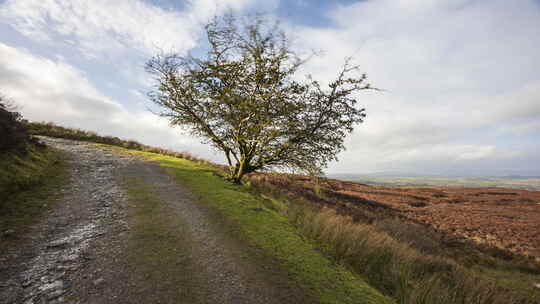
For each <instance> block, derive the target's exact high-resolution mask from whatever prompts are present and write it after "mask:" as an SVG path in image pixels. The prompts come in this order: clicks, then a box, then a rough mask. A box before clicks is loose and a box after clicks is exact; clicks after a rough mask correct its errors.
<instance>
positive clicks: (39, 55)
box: [0, 0, 540, 176]
mask: <svg viewBox="0 0 540 304" xmlns="http://www.w3.org/2000/svg"><path fill="white" fill-rule="evenodd" d="M230 10H232V11H233V12H235V13H237V14H240V15H243V14H249V13H254V12H263V13H265V14H268V15H270V16H273V17H275V18H278V19H279V20H280V21H281V24H282V26H283V27H284V28H285V29H286V31H287V33H288V34H289V36H290V37H291V38H292V39H293V41H294V43H295V48H297V49H298V50H316V51H317V53H319V56H316V57H314V58H312V59H311V61H309V62H308V63H307V65H306V66H305V67H304V69H303V70H302V71H301V72H302V73H304V74H311V75H312V76H313V78H314V79H318V80H321V81H322V82H323V83H325V82H327V81H330V80H331V79H332V78H334V77H335V76H336V74H337V72H338V70H339V68H340V67H341V66H342V64H343V60H344V58H345V57H348V56H353V58H354V62H355V63H357V64H359V65H360V67H361V70H362V71H363V72H365V73H367V74H368V79H369V82H370V83H371V84H372V85H373V86H375V87H377V88H380V89H382V90H381V91H369V92H367V91H363V92H360V93H359V94H358V95H357V99H358V101H359V104H360V106H362V107H365V108H366V111H367V118H366V120H365V122H364V123H363V124H360V125H358V126H357V127H356V128H355V130H354V132H353V133H352V134H351V135H349V136H348V137H347V139H346V143H345V146H346V148H347V150H346V151H344V152H342V153H340V154H339V155H338V157H339V161H338V162H333V163H331V164H330V165H329V167H328V169H327V170H326V172H327V173H328V174H369V173H375V172H394V173H402V174H415V175H463V176H471V175H472V176H489V175H536V176H540V152H539V151H540V55H539V54H540V52H539V50H540V1H538V0H515V1H507V0H453V1H447V0H439V1H436V0H431V1H430V0H364V1H353V0H340V1H324V0H316V1H310V0H192V1H179V0H115V1H109V0H78V1H72V0H0V92H1V93H2V94H3V95H6V96H8V97H9V98H11V99H12V100H14V101H15V102H16V103H17V104H18V105H19V109H20V112H21V113H22V114H23V115H24V116H25V118H27V119H29V120H33V121H52V122H55V123H58V124H61V125H64V126H69V127H76V128H82V129H87V130H93V131H97V132H99V133H100V134H103V135H113V136H119V137H122V138H127V139H135V140H137V141H140V142H142V143H145V144H149V145H154V146H160V147H165V148H169V149H174V150H177V151H185V152H191V153H193V154H195V155H197V156H200V157H204V158H207V159H210V160H214V161H218V162H219V161H222V160H223V157H222V155H221V154H220V153H219V152H218V151H214V150H212V149H210V148H209V147H208V146H206V145H204V144H201V143H200V141H199V140H198V139H197V138H193V137H190V136H189V135H188V134H186V133H184V132H183V131H181V130H179V129H177V128H172V127H170V126H169V124H168V122H167V121H166V120H164V119H163V118H160V117H158V116H156V115H154V114H152V113H150V112H149V111H148V108H149V107H151V103H150V101H149V100H148V98H147V97H146V93H147V92H148V91H149V90H150V89H151V85H152V81H151V79H150V77H149V75H147V74H146V72H145V71H144V64H145V62H146V61H147V60H148V59H150V58H151V57H152V56H153V55H155V54H156V53H157V52H158V51H159V50H167V51H174V52H177V53H179V54H187V52H195V54H197V53H201V52H202V50H204V45H205V44H204V32H203V25H204V24H205V23H206V22H207V21H208V19H209V18H211V17H212V16H214V15H218V16H219V15H222V14H224V13H226V12H228V11H230Z"/></svg>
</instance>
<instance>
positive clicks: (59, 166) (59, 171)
mask: <svg viewBox="0 0 540 304" xmlns="http://www.w3.org/2000/svg"><path fill="white" fill-rule="evenodd" d="M65 158H66V155H65V154H64V153H62V152H60V151H58V150H54V149H52V148H48V147H35V146H30V147H29V149H28V151H27V153H25V154H15V153H6V154H2V155H0V232H5V231H8V230H15V231H18V230H21V229H23V228H24V227H26V226H27V225H29V224H31V223H33V222H34V221H36V220H37V219H38V218H39V215H41V214H42V213H43V212H44V211H46V210H48V209H49V207H50V205H51V204H52V203H53V202H54V201H55V200H56V198H57V197H58V195H60V194H59V191H58V190H59V189H60V187H61V186H62V185H64V184H65V183H66V182H67V181H68V180H69V174H68V172H67V171H68V170H67V163H66V162H65V161H63V160H64V159H65Z"/></svg>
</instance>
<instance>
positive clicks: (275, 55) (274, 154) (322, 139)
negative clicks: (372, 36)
mask: <svg viewBox="0 0 540 304" xmlns="http://www.w3.org/2000/svg"><path fill="white" fill-rule="evenodd" d="M238 24H239V22H237V20H236V19H235V18H234V17H233V16H232V15H228V16H226V17H224V18H221V19H218V18H214V20H213V21H212V22H210V23H209V24H207V25H206V27H205V29H206V35H207V38H208V42H209V51H208V53H207V54H206V56H205V57H204V58H195V57H192V56H180V55H178V54H161V55H157V56H155V57H153V58H152V59H151V60H150V61H148V62H147V65H146V69H147V71H148V72H149V73H151V74H152V75H153V76H154V78H155V80H156V87H155V89H154V90H152V91H151V92H150V93H149V94H148V95H149V97H150V99H151V100H152V101H153V102H154V103H155V104H157V105H159V106H160V108H161V109H162V111H161V112H160V113H159V114H160V115H161V116H163V117H166V118H168V119H169V120H170V123H171V125H176V126H181V127H184V128H185V129H187V130H189V131H190V132H191V133H192V134H193V135H195V136H197V137H200V138H202V139H203V141H204V142H206V143H210V144H211V145H213V146H214V147H215V148H217V149H219V150H221V151H223V152H224V153H225V157H226V159H227V161H228V164H229V167H230V179H231V180H233V181H234V182H237V183H238V182H240V181H241V179H242V176H243V175H244V174H247V173H250V172H254V171H256V170H261V169H268V168H277V169H288V170H294V171H302V172H305V173H311V174H312V173H317V174H318V173H321V172H322V168H324V167H325V166H326V165H327V163H328V162H329V161H332V160H337V158H336V154H337V153H339V152H340V151H342V150H343V149H344V145H343V140H344V138H345V136H346V135H347V134H348V133H350V132H352V130H353V126H354V125H355V124H356V123H361V122H363V119H364V117H365V110H364V109H363V108H362V109H359V108H357V107H355V104H356V100H355V98H354V97H353V93H355V92H357V91H360V90H365V89H369V88H370V87H369V84H365V80H366V75H365V74H360V75H357V76H356V77H354V76H349V75H350V74H354V73H355V72H357V71H358V67H356V66H351V65H350V64H349V60H346V62H345V64H344V66H343V68H342V70H341V71H340V72H339V73H338V75H337V78H336V79H335V80H334V81H333V82H331V83H330V84H329V86H328V88H323V87H322V86H321V85H320V84H319V82H317V81H315V80H313V79H311V77H307V80H306V81H304V82H300V81H298V80H296V79H295V78H294V75H295V73H296V72H297V71H298V69H299V68H300V66H302V65H303V64H304V63H305V60H302V59H300V58H299V57H298V56H297V55H296V53H294V52H293V51H292V50H291V47H290V44H289V40H288V39H287V37H286V36H285V34H284V32H283V31H282V30H281V29H280V28H279V26H278V25H277V24H275V25H272V26H270V25H269V23H268V22H266V21H265V19H264V18H262V17H256V18H255V19H254V20H252V21H251V22H249V23H246V24H244V25H242V26H239V25H238Z"/></svg>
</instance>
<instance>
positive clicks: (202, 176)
mask: <svg viewBox="0 0 540 304" xmlns="http://www.w3.org/2000/svg"><path fill="white" fill-rule="evenodd" d="M117 149H118V148H117ZM131 153H136V154H139V155H143V156H145V157H147V158H149V159H150V160H153V161H156V162H158V163H159V164H160V165H162V166H164V167H166V168H168V170H169V172H170V173H171V174H172V175H173V176H174V177H176V179H177V181H178V182H179V183H181V184H182V185H184V186H186V187H188V188H189V189H190V190H191V191H192V192H193V194H195V195H196V196H197V197H198V199H199V200H200V202H201V203H204V204H205V205H206V206H209V207H210V208H211V209H212V210H213V211H215V212H217V213H218V214H220V215H221V216H223V217H224V218H225V219H226V220H227V221H228V222H229V223H233V224H234V225H235V226H237V227H238V230H239V231H240V233H241V234H242V236H241V238H242V239H244V240H246V241H247V242H248V243H249V245H251V246H254V247H257V248H260V249H262V250H263V251H264V252H265V254H266V255H268V256H270V257H271V258H273V259H275V260H276V261H277V262H278V264H279V265H281V267H283V269H284V270H286V272H287V273H288V275H289V276H290V278H291V279H292V280H293V281H296V282H297V284H299V285H300V286H302V287H303V289H304V290H306V291H307V292H308V293H309V294H311V295H312V296H314V297H315V298H317V299H319V301H320V303H392V302H393V301H392V300H391V299H389V298H387V297H385V296H383V295H382V294H381V293H379V292H378V291H377V290H375V289H374V288H372V287H371V286H369V284H367V283H366V281H365V280H363V279H362V278H360V277H358V276H357V275H354V274H353V273H351V272H350V271H348V270H347V269H345V268H344V267H343V266H341V265H338V264H336V263H334V262H333V261H332V260H331V259H328V258H327V257H325V256H324V255H323V254H321V253H320V251H318V250H317V248H316V246H315V245H314V244H313V243H312V242H310V241H309V240H306V239H305V238H304V237H302V236H301V234H300V233H299V231H298V230H297V229H296V228H295V227H294V226H293V225H292V224H291V223H290V222H289V221H288V219H287V218H285V217H284V216H282V215H280V214H278V213H277V212H276V211H275V210H273V209H271V208H268V207H267V206H266V204H267V203H266V204H265V201H264V199H262V198H261V197H259V196H256V195H253V194H251V193H250V192H249V191H248V189H246V188H245V187H243V186H239V185H234V184H231V183H230V182H227V181H226V180H224V179H223V178H221V177H219V176H217V175H216V173H215V169H213V168H211V167H209V166H207V165H203V164H197V163H195V162H192V161H188V160H184V159H178V158H173V157H168V156H163V155H157V154H152V153H144V152H137V151H131ZM141 189H142V188H141ZM139 195H143V193H139Z"/></svg>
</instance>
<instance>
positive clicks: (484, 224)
mask: <svg viewBox="0 0 540 304" xmlns="http://www.w3.org/2000/svg"><path fill="white" fill-rule="evenodd" d="M251 179H252V180H253V181H254V182H255V183H261V182H263V183H265V184H272V185H273V186H277V187H279V188H281V189H287V191H291V192H294V194H301V195H302V196H304V197H308V198H310V200H311V201H315V202H318V203H320V204H323V205H325V206H329V207H332V208H334V209H337V210H338V211H339V212H340V213H343V214H348V215H351V216H352V217H353V218H355V219H357V220H362V221H366V220H367V221H372V220H377V219H381V218H382V217H387V216H399V217H402V218H406V219H409V220H412V221H414V222H417V223H421V224H425V225H427V226H430V227H433V228H434V229H436V230H437V231H440V232H442V233H443V234H445V235H446V237H447V238H448V239H453V238H455V239H467V240H472V241H474V242H476V243H478V244H483V245H488V246H489V247H494V248H499V249H503V250H505V251H509V252H513V253H517V254H519V255H525V256H529V257H533V258H536V259H537V260H540V191H529V190H515V189H499V188H463V187H412V186H406V187H405V186H403V187H398V186H390V187H389V186H370V185H364V184H360V183H356V182H349V181H341V180H334V179H321V180H319V181H318V182H317V181H316V180H315V179H312V178H309V177H306V176H294V175H281V174H258V175H255V176H252V177H251Z"/></svg>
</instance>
